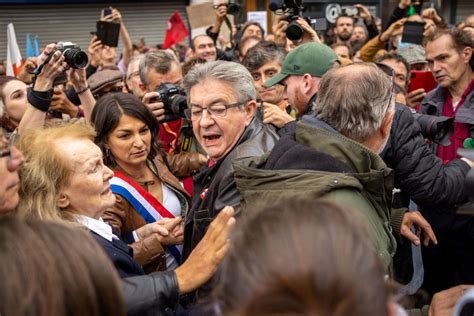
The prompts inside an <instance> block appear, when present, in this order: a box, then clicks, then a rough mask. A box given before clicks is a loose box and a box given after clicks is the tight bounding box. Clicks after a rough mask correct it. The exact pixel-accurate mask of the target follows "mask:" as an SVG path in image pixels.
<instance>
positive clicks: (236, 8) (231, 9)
mask: <svg viewBox="0 0 474 316" xmlns="http://www.w3.org/2000/svg"><path fill="white" fill-rule="evenodd" d="M239 12H240V4H238V3H236V1H235V0H229V2H228V3H227V14H231V15H237V14H239Z"/></svg>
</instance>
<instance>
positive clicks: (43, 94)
mask: <svg viewBox="0 0 474 316" xmlns="http://www.w3.org/2000/svg"><path fill="white" fill-rule="evenodd" d="M52 98H53V89H49V90H48V91H35V90H33V89H32V88H28V92H27V99H28V102H29V103H30V104H31V105H32V106H34V107H35V108H37V109H38V110H40V111H43V112H48V109H49V106H50V105H51V100H52Z"/></svg>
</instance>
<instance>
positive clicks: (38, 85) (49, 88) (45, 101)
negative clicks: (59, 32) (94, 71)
mask: <svg viewBox="0 0 474 316" xmlns="http://www.w3.org/2000/svg"><path fill="white" fill-rule="evenodd" d="M66 43H67V44H72V43H68V42H66ZM72 45H74V44H72ZM58 48H60V46H59V43H58V44H54V43H53V44H49V45H48V46H46V48H45V49H44V51H43V52H42V53H41V55H40V56H39V57H38V58H37V63H38V65H40V66H39V68H38V69H37V74H36V76H35V78H34V83H33V86H32V88H31V89H30V90H28V106H27V109H26V111H25V114H24V115H23V117H22V119H21V121H20V124H19V126H18V133H19V134H20V135H21V134H23V132H24V131H25V130H26V129H29V128H42V127H43V126H44V122H45V120H46V117H47V112H48V110H49V108H50V106H51V104H52V102H53V97H54V89H53V85H54V81H55V79H56V78H57V77H58V76H60V75H61V74H62V73H63V72H64V71H66V70H67V69H69V78H70V82H71V84H72V86H73V88H74V90H75V92H76V94H77V95H78V97H79V100H80V103H81V105H82V108H83V111H84V116H85V117H86V119H89V118H90V115H91V113H92V108H93V106H94V104H95V100H94V97H93V96H92V93H91V91H90V90H89V87H88V86H87V82H86V72H85V69H84V68H79V67H78V66H79V65H74V64H73V62H74V60H71V58H70V57H71V56H69V55H68V58H66V56H65V55H63V53H62V52H61V50H60V49H58ZM74 49H76V54H77V52H78V51H79V52H81V51H80V49H79V48H77V47H76V48H74ZM65 53H66V52H65ZM69 53H70V52H69ZM81 53H83V54H85V53H84V52H81ZM76 57H77V55H76ZM86 62H87V60H86ZM53 106H54V105H53Z"/></svg>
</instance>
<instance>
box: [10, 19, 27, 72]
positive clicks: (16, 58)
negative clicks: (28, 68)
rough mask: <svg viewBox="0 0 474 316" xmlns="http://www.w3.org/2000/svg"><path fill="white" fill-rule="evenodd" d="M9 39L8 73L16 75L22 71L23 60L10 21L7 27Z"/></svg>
mask: <svg viewBox="0 0 474 316" xmlns="http://www.w3.org/2000/svg"><path fill="white" fill-rule="evenodd" d="M7 40H8V43H7V75H8V76H16V75H17V74H18V73H19V72H20V69H21V66H22V65H23V62H22V60H21V53H20V48H19V47H18V43H17V41H16V35H15V29H14V27H13V24H12V23H9V24H8V27H7Z"/></svg>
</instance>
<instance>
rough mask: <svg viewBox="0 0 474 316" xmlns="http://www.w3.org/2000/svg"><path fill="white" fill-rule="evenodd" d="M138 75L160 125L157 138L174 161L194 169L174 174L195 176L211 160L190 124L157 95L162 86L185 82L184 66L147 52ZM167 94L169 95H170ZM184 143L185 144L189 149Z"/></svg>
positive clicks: (166, 56) (165, 54)
mask: <svg viewBox="0 0 474 316" xmlns="http://www.w3.org/2000/svg"><path fill="white" fill-rule="evenodd" d="M139 72H140V79H141V81H142V83H143V86H144V87H145V89H146V90H145V91H146V93H145V95H144V96H143V102H144V103H145V104H146V105H147V107H148V108H149V109H150V110H151V111H152V112H153V115H155V117H156V119H157V121H158V122H159V123H160V125H159V134H158V135H159V139H160V140H161V141H162V143H163V147H164V149H165V151H166V152H167V153H169V154H170V155H172V156H174V158H173V159H174V160H175V162H176V163H179V161H180V160H181V161H182V162H181V163H179V164H180V165H183V166H186V165H192V166H190V168H191V169H188V170H189V172H190V173H182V172H178V173H175V171H176V170H174V169H173V172H174V174H175V175H176V176H179V177H189V176H191V175H192V174H193V173H192V172H194V171H195V170H197V169H199V167H201V166H203V165H205V164H206V163H207V161H208V159H207V157H206V156H204V155H203V154H204V150H203V149H202V147H201V146H200V145H199V143H198V142H197V140H196V139H195V136H194V134H193V132H192V127H191V126H190V125H191V123H190V122H189V121H187V120H185V119H184V118H182V117H180V116H177V115H176V113H170V110H168V111H167V112H166V113H165V106H164V103H163V102H162V101H161V100H160V94H159V93H158V90H159V88H160V85H162V84H165V83H171V84H173V85H175V86H181V84H182V81H183V74H182V69H181V65H180V64H179V63H178V62H177V60H176V59H175V58H174V56H173V55H172V54H170V53H168V52H165V51H157V52H148V53H147V54H146V55H145V57H144V58H143V59H142V60H141V62H140V68H139ZM163 91H168V90H167V89H165V90H163ZM162 93H165V92H162ZM166 93H168V94H170V93H171V92H169V91H168V92H166ZM175 93H176V92H175ZM175 93H174V94H175ZM170 96H171V95H170ZM168 108H169V106H168ZM183 143H186V146H184V145H183ZM196 164H198V166H196ZM190 182H192V181H190Z"/></svg>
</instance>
